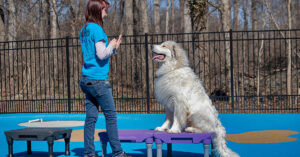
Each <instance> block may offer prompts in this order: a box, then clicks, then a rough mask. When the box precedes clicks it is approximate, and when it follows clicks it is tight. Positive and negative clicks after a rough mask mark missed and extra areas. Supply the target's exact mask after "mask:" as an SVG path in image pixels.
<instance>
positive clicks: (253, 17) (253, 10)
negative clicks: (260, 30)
mask: <svg viewBox="0 0 300 157" xmlns="http://www.w3.org/2000/svg"><path fill="white" fill-rule="evenodd" d="M251 20H252V30H257V21H258V19H257V0H251Z"/></svg>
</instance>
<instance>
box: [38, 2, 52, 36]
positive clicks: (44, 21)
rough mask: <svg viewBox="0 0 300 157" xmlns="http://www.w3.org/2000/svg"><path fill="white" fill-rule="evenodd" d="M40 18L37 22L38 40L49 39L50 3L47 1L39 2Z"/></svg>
mask: <svg viewBox="0 0 300 157" xmlns="http://www.w3.org/2000/svg"><path fill="white" fill-rule="evenodd" d="M39 10H40V16H39V19H40V20H39V22H40V27H39V29H40V32H39V34H40V38H49V37H50V34H49V32H50V26H49V22H50V2H49V0H45V1H44V2H43V1H42V0H41V1H40V7H39Z"/></svg>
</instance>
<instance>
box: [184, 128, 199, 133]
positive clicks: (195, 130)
mask: <svg viewBox="0 0 300 157" xmlns="http://www.w3.org/2000/svg"><path fill="white" fill-rule="evenodd" d="M184 131H185V132H191V133H194V132H197V133H202V132H203V131H202V130H201V129H198V128H194V127H187V128H185V129H184Z"/></svg>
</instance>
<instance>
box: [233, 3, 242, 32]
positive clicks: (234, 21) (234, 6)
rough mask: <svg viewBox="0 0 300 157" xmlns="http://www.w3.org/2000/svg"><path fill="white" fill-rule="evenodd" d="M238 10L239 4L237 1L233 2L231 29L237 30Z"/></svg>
mask: <svg viewBox="0 0 300 157" xmlns="http://www.w3.org/2000/svg"><path fill="white" fill-rule="evenodd" d="M239 9H240V2H239V0H234V1H233V29H234V30H239Z"/></svg>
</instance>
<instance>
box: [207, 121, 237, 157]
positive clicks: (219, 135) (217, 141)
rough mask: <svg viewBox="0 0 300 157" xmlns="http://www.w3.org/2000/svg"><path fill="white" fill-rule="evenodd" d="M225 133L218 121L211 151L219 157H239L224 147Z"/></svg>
mask: <svg viewBox="0 0 300 157" xmlns="http://www.w3.org/2000/svg"><path fill="white" fill-rule="evenodd" d="M225 138H226V131H225V128H224V127H223V126H222V124H221V122H220V121H219V120H218V122H217V128H216V136H215V137H214V139H213V144H214V149H213V150H212V151H213V152H215V153H218V154H219V156H220V157H239V155H238V154H237V153H235V152H233V151H232V150H231V149H230V148H228V147H227V145H226V141H225Z"/></svg>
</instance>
